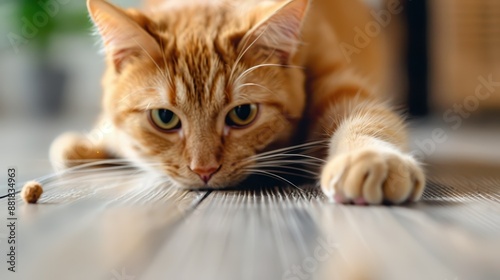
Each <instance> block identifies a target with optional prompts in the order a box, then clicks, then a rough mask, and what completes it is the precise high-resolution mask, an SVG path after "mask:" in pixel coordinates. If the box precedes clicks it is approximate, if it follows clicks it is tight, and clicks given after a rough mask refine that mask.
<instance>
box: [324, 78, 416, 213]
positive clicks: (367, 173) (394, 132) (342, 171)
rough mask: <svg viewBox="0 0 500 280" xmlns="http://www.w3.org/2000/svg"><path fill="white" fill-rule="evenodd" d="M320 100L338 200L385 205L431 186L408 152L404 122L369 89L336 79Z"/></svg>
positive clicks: (330, 186)
mask: <svg viewBox="0 0 500 280" xmlns="http://www.w3.org/2000/svg"><path fill="white" fill-rule="evenodd" d="M330 85H331V87H330V88H329V90H330V92H329V93H328V94H325V95H324V96H323V98H322V99H323V100H320V99H317V100H316V103H317V107H318V108H316V111H317V112H320V113H321V116H319V117H318V119H317V120H318V125H319V126H318V127H317V132H322V133H323V135H324V132H327V135H328V137H330V138H329V142H330V143H329V151H328V158H327V163H326V164H325V165H324V167H323V169H322V171H321V174H320V183H321V188H322V190H323V191H324V193H325V194H326V195H327V196H329V197H330V198H331V199H334V200H336V201H337V202H354V203H358V204H364V203H367V204H379V203H382V202H391V203H403V202H405V201H415V200H418V199H419V198H420V197H421V195H422V192H423V189H424V186H425V175H424V172H423V170H422V167H421V166H420V164H419V163H418V162H417V161H416V160H415V159H414V158H413V157H412V156H411V155H410V154H409V153H408V152H407V148H406V146H407V139H406V131H405V130H406V129H405V126H404V121H403V120H402V118H401V117H400V116H398V115H397V114H396V113H395V112H393V110H391V108H390V107H389V106H387V105H386V104H384V103H382V102H380V101H377V100H376V98H374V97H373V95H372V93H370V92H369V91H368V90H367V89H366V88H363V87H362V86H360V85H357V84H356V83H355V82H353V83H348V84H346V83H343V82H340V81H339V83H338V84H336V85H335V84H334V83H331V84H330Z"/></svg>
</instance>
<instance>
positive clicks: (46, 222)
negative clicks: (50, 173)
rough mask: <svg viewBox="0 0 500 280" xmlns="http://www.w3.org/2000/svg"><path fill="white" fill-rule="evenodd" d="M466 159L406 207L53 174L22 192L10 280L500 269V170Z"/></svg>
mask: <svg viewBox="0 0 500 280" xmlns="http://www.w3.org/2000/svg"><path fill="white" fill-rule="evenodd" d="M431 169H432V168H431ZM439 170H441V169H439ZM460 170H461V169H459V168H456V169H453V168H452V169H450V170H446V171H445V170H444V169H443V171H436V170H431V172H430V173H431V178H430V182H429V184H428V188H427V190H426V192H425V194H424V198H423V201H421V202H419V203H416V204H411V205H405V206H397V207H393V206H377V207H363V206H352V205H336V204H331V203H329V202H328V201H327V200H326V199H325V198H324V197H323V196H322V194H321V193H320V192H318V190H317V188H315V187H314V186H304V187H303V188H302V189H301V190H297V189H295V188H287V187H284V188H283V187H282V188H277V187H276V188H266V189H253V190H248V189H247V190H241V191H213V192H185V191H179V190H175V189H172V188H168V187H166V186H165V185H162V184H158V183H156V182H155V181H153V180H150V179H148V178H147V177H145V176H143V175H142V174H140V173H137V172H136V171H135V170H129V169H127V170H123V169H117V170H107V171H100V172H93V171H92V172H89V171H78V172H77V171H75V172H71V174H69V175H65V176H61V177H57V178H45V180H44V182H45V193H44V196H43V197H42V199H41V200H40V202H39V204H37V205H25V204H24V203H23V202H21V201H20V200H19V199H18V200H17V210H16V211H17V213H16V214H17V217H18V221H17V228H16V241H17V243H16V244H17V247H16V248H17V249H16V250H17V252H16V256H17V264H16V269H17V272H16V273H11V272H9V271H7V266H8V265H7V264H6V262H5V261H2V262H1V264H0V279H6V280H10V279H23V280H24V279H50V280H54V279H65V280H66V279H85V280H89V279H107V280H109V279H116V280H121V279H126V280H131V279H175V280H178V279H218V280H219V279H228V280H236V279H248V280H250V279H252V280H253V279H270V280H278V279H294V280H298V279H342V280H343V279H347V280H350V279H436V280H464V279H474V280H478V279H500V204H499V201H500V174H494V173H493V174H491V175H485V174H482V173H479V172H477V173H475V174H477V175H471V174H466V173H464V172H462V171H460ZM0 209H1V211H0V213H1V214H0V221H1V225H2V226H1V227H0V238H1V239H0V240H1V242H0V252H1V254H2V257H1V258H2V260H4V259H5V257H6V256H5V254H6V253H5V252H6V250H7V248H8V247H7V246H8V244H7V242H6V240H7V239H6V237H7V235H8V231H7V228H6V226H4V225H3V224H4V223H5V224H6V223H7V210H6V209H7V199H6V198H2V199H1V200H0Z"/></svg>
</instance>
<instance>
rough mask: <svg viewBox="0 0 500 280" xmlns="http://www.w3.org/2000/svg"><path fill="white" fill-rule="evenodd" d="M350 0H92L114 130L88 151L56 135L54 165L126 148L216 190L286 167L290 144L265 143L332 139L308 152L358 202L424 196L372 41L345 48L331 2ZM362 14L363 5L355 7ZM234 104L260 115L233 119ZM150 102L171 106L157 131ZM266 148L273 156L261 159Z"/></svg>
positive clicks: (327, 179) (329, 185) (188, 183)
mask: <svg viewBox="0 0 500 280" xmlns="http://www.w3.org/2000/svg"><path fill="white" fill-rule="evenodd" d="M349 2H350V3H351V4H349V5H352V6H356V7H357V8H360V9H361V8H362V6H361V4H360V2H358V1H349ZM345 3H346V2H345V1H340V0H339V1H331V0H316V1H310V0H286V1H280V0H276V1H259V0H246V1H245V0H240V1H224V0H211V1H201V0H183V1H180V0H150V1H147V2H146V5H145V7H144V8H143V9H141V10H134V9H129V10H124V9H121V8H118V7H116V6H114V5H112V4H110V3H108V2H106V1H104V0H88V7H89V13H90V15H91V17H92V19H93V21H94V23H95V26H96V29H97V31H98V33H99V34H100V36H101V38H102V41H103V44H104V49H105V53H106V63H107V70H106V73H105V75H104V78H103V112H102V115H101V117H100V121H99V123H98V126H99V125H103V124H109V125H110V127H111V129H110V132H109V133H107V134H106V135H105V137H104V139H103V140H102V141H101V142H99V143H93V145H90V146H89V145H87V146H88V147H87V149H85V152H79V151H78V149H77V148H78V147H81V146H82V142H85V141H86V140H85V137H84V136H83V135H82V136H80V137H79V138H78V137H75V136H74V134H72V135H73V136H72V137H69V136H68V135H66V136H62V137H61V138H59V139H58V140H56V141H55V142H54V145H53V147H52V149H51V157H52V160H53V162H54V165H56V166H63V167H67V166H71V165H74V164H75V161H74V159H75V158H77V159H78V158H80V159H84V160H85V159H102V158H103V155H105V156H106V157H120V158H126V159H129V160H131V161H132V162H134V163H136V164H138V165H140V166H142V167H144V168H147V169H151V170H152V171H154V172H157V173H160V174H164V175H166V176H167V177H168V178H169V180H171V181H172V182H173V183H175V184H176V185H177V186H179V187H183V188H190V189H196V188H224V187H227V186H233V185H236V184H238V183H239V182H241V181H242V180H243V179H245V178H246V177H247V176H248V175H249V174H251V173H257V174H264V173H263V172H266V171H265V170H266V169H265V168H264V169H262V170H260V169H259V168H263V167H266V168H269V165H272V164H277V165H280V164H282V163H283V161H280V159H282V158H283V157H284V155H283V154H279V153H278V152H275V153H273V152H271V151H272V150H273V149H277V148H282V147H287V146H289V145H293V144H300V143H301V142H303V141H306V143H313V142H314V141H319V142H314V143H325V144H328V145H325V147H327V148H326V149H324V150H325V151H324V153H320V154H322V155H323V159H321V158H320V159H316V158H312V157H310V158H308V159H307V158H306V157H305V156H304V158H306V159H307V160H305V161H304V162H308V161H309V160H310V161H314V162H315V163H318V162H323V160H324V162H325V163H324V164H322V167H321V168H320V169H318V170H317V176H316V179H317V180H319V181H320V183H321V187H322V189H323V190H324V193H325V194H326V195H327V196H328V197H330V198H332V199H335V200H337V201H341V202H355V203H362V204H364V203H368V204H378V203H381V202H383V201H389V202H393V203H401V202H405V201H408V200H417V199H419V198H420V196H421V194H422V192H423V188H424V183H425V177H424V173H423V172H422V168H421V167H420V166H419V164H418V163H417V162H416V161H415V159H413V158H412V157H411V156H410V155H408V154H407V150H406V149H407V147H406V142H407V140H406V134H405V127H404V122H403V120H402V119H401V117H399V116H398V115H397V114H396V113H394V112H393V110H392V109H391V108H390V106H388V105H387V104H386V103H384V102H383V101H382V100H381V98H380V96H381V95H380V94H379V93H378V92H377V90H376V89H375V88H376V85H377V84H378V82H379V81H381V80H382V76H383V74H381V73H379V72H378V71H377V69H379V68H382V67H378V65H380V64H381V63H382V62H380V61H378V60H377V58H375V57H376V56H377V54H378V51H379V50H380V49H379V46H380V45H379V44H378V43H377V42H374V43H373V46H372V47H371V48H369V49H366V50H365V51H366V52H365V54H363V55H364V56H365V58H366V59H365V62H363V61H361V62H360V61H355V62H353V63H352V64H349V63H347V62H346V61H345V59H344V57H343V56H342V54H341V53H340V51H339V48H338V45H339V42H340V41H341V40H343V38H345V36H347V35H346V34H347V33H346V30H345V28H346V26H351V25H352V24H353V22H348V21H349V19H347V18H346V19H345V26H344V24H343V22H341V21H340V20H338V19H334V18H335V13H336V11H334V10H330V9H331V8H334V9H335V5H337V7H341V6H345V5H346V4H345ZM353 12H354V11H353ZM367 14H368V12H367V11H366V9H361V10H359V12H358V14H357V15H356V16H355V17H354V18H359V17H363V16H366V15H367ZM339 17H340V18H345V17H341V16H340V15H339ZM351 20H352V19H351ZM354 73H364V74H366V75H364V76H369V77H370V79H362V78H360V77H359V76H358V75H356V74H354ZM250 105H255V106H254V107H251V106H250ZM235 108H240V109H241V108H245V110H250V109H248V108H253V109H252V110H258V112H257V113H256V115H255V120H252V122H251V123H249V124H245V125H242V126H234V125H232V124H231V123H228V118H229V116H230V113H231V112H233V109H234V110H236V109H235ZM155 110H162V111H161V112H168V114H169V115H168V116H175V117H178V119H179V121H178V124H179V125H178V126H177V127H176V128H175V129H170V130H162V129H158V127H155V126H157V123H155V120H156V119H154V120H153V123H152V120H151V118H152V117H151V116H152V115H151V114H152V113H151V112H156V111H155ZM165 110H167V111H165ZM241 110H243V109H241ZM234 112H236V111H234ZM238 112H239V111H238ZM242 112H243V111H242ZM245 112H246V111H245ZM252 112H254V111H252ZM247 113H248V112H247ZM241 114H243V115H244V116H247V115H248V114H249V113H248V114H246V113H241ZM245 114H246V115H245ZM169 120H170V119H169ZM156 121H157V120H156ZM162 121H164V120H163V119H162ZM164 122H166V121H164ZM321 141H322V142H321ZM318 145H321V144H318ZM306 146H307V144H306ZM278 151H280V150H278ZM266 152H267V153H266ZM262 153H266V154H262ZM264 155H265V156H264ZM266 158H267V162H268V163H269V164H268V165H267V166H266V165H264V164H262V162H259V161H262V160H263V159H266ZM273 158H274V159H275V160H274V161H273V160H269V159H273ZM151 163H154V164H151ZM275 175H276V174H275Z"/></svg>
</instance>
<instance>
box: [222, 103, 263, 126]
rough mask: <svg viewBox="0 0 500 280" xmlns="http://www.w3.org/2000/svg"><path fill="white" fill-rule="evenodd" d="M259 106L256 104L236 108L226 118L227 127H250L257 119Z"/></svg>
mask: <svg viewBox="0 0 500 280" xmlns="http://www.w3.org/2000/svg"><path fill="white" fill-rule="evenodd" d="M258 110H259V106H257V105H256V104H243V105H240V106H236V107H234V108H233V109H232V110H231V111H230V112H229V113H228V114H227V116H226V125H228V126H232V127H243V126H246V125H249V124H250V123H252V122H253V121H254V120H255V117H257V112H258Z"/></svg>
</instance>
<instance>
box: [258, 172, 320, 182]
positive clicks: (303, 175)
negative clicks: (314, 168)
mask: <svg viewBox="0 0 500 280" xmlns="http://www.w3.org/2000/svg"><path fill="white" fill-rule="evenodd" d="M261 171H267V172H272V173H279V174H285V175H290V176H296V177H302V178H305V179H311V180H313V179H317V176H311V175H306V174H297V173H292V172H287V171H284V170H273V169H262V170H261Z"/></svg>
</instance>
